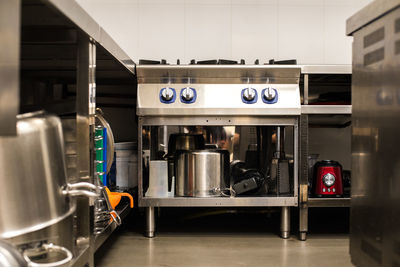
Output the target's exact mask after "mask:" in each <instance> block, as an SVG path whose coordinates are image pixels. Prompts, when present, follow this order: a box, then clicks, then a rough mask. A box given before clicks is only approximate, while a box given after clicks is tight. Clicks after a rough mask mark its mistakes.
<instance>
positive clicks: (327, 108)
mask: <svg viewBox="0 0 400 267" xmlns="http://www.w3.org/2000/svg"><path fill="white" fill-rule="evenodd" d="M351 111H352V106H351V105H301V114H308V115H313V114H326V115H329V114H343V115H351Z"/></svg>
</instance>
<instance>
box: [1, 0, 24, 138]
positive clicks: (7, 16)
mask: <svg viewBox="0 0 400 267" xmlns="http://www.w3.org/2000/svg"><path fill="white" fill-rule="evenodd" d="M20 16H21V14H20V1H19V0H17V1H15V0H6V1H1V2H0V36H2V37H1V38H0V47H1V50H2V53H0V136H1V135H16V133H17V132H16V129H17V127H16V125H17V120H16V117H15V116H16V115H17V114H18V109H19V64H20V63H19V56H20V55H19V53H20V52H19V50H20V49H19V47H20V46H19V43H20V34H21V30H20Z"/></svg>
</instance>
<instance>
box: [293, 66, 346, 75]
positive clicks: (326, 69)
mask: <svg viewBox="0 0 400 267" xmlns="http://www.w3.org/2000/svg"><path fill="white" fill-rule="evenodd" d="M300 67H301V73H302V74H351V72H352V66H351V64H343V65H300Z"/></svg>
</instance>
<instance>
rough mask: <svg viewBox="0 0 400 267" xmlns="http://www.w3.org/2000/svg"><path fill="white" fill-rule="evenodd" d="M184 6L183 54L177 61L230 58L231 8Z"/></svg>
mask: <svg viewBox="0 0 400 267" xmlns="http://www.w3.org/2000/svg"><path fill="white" fill-rule="evenodd" d="M192 2H202V1H194V0H191V1H187V3H186V5H185V13H184V17H185V50H184V51H183V52H184V53H183V54H180V58H184V61H186V62H188V60H190V59H198V60H202V59H203V60H204V59H213V58H231V56H232V47H231V36H232V32H231V6H230V4H225V1H218V2H223V4H215V3H214V4H205V3H202V4H197V3H194V4H193V3H192Z"/></svg>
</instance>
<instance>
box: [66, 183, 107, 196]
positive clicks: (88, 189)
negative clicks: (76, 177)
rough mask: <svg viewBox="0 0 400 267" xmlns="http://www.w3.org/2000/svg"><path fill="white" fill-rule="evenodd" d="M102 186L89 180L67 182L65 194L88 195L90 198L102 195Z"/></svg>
mask: <svg viewBox="0 0 400 267" xmlns="http://www.w3.org/2000/svg"><path fill="white" fill-rule="evenodd" d="M102 188H103V187H101V186H97V185H94V184H91V183H87V182H80V183H75V184H67V186H66V188H65V189H64V190H63V194H64V195H68V196H86V197H89V198H97V197H99V196H100V192H101V190H102ZM93 191H94V192H93Z"/></svg>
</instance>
